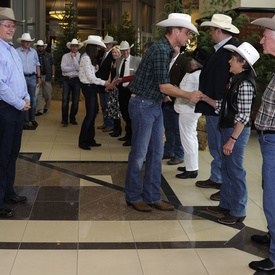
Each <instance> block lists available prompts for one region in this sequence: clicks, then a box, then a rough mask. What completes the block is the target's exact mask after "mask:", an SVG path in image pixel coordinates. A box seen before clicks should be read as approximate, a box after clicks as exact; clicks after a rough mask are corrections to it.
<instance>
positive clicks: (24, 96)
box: [0, 7, 31, 218]
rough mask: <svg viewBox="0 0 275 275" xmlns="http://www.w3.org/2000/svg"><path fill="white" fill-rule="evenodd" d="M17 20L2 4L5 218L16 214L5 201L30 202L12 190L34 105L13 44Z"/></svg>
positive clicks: (0, 164)
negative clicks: (28, 113)
mask: <svg viewBox="0 0 275 275" xmlns="http://www.w3.org/2000/svg"><path fill="white" fill-rule="evenodd" d="M18 22H20V21H18V20H15V17H14V13H13V10H12V9H10V8H1V7H0V217H6V218H7V217H12V216H13V215H14V211H13V210H12V209H9V208H8V207H7V206H5V203H6V202H7V203H24V202H26V201H27V198H26V197H24V196H18V195H17V194H16V193H15V191H14V189H13V184H14V179H15V169H16V168H15V166H16V159H17V156H18V154H19V150H20V145H21V136H22V130H23V125H24V111H27V110H29V109H30V108H31V106H30V96H29V94H28V90H27V85H26V81H25V77H24V73H23V66H22V62H21V59H20V57H19V56H18V53H17V52H16V50H15V49H14V48H13V45H12V44H10V42H11V40H12V37H13V35H14V32H15V29H16V25H15V24H16V23H18Z"/></svg>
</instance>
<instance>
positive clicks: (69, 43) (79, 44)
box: [66, 38, 83, 49]
mask: <svg viewBox="0 0 275 275" xmlns="http://www.w3.org/2000/svg"><path fill="white" fill-rule="evenodd" d="M71 45H78V49H80V48H81V47H82V46H83V43H81V42H78V41H77V39H76V38H74V39H73V40H72V41H71V42H67V44H66V46H67V48H68V49H71Z"/></svg>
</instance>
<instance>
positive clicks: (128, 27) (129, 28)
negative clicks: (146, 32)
mask: <svg viewBox="0 0 275 275" xmlns="http://www.w3.org/2000/svg"><path fill="white" fill-rule="evenodd" d="M106 29H107V33H108V35H111V36H113V37H114V40H116V41H118V42H119V43H120V42H121V41H124V40H126V41H127V42H128V43H129V45H130V46H131V45H132V44H134V47H133V48H131V54H132V55H140V45H139V44H138V43H137V38H136V28H135V26H134V25H133V24H132V21H131V20H130V15H129V13H128V12H125V13H124V14H123V15H122V21H121V24H120V25H119V26H118V27H117V28H116V27H115V26H114V25H108V26H107V28H106Z"/></svg>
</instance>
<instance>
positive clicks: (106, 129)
mask: <svg viewBox="0 0 275 275" xmlns="http://www.w3.org/2000/svg"><path fill="white" fill-rule="evenodd" d="M113 130H114V128H112V127H105V128H103V129H102V132H112V131H113Z"/></svg>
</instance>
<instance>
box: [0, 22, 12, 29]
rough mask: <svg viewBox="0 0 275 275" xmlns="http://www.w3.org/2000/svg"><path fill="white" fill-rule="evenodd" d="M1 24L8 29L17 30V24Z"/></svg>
mask: <svg viewBox="0 0 275 275" xmlns="http://www.w3.org/2000/svg"><path fill="white" fill-rule="evenodd" d="M0 25H2V26H4V27H5V28H6V29H13V30H16V26H15V25H5V24H3V23H0Z"/></svg>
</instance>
